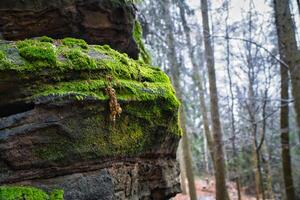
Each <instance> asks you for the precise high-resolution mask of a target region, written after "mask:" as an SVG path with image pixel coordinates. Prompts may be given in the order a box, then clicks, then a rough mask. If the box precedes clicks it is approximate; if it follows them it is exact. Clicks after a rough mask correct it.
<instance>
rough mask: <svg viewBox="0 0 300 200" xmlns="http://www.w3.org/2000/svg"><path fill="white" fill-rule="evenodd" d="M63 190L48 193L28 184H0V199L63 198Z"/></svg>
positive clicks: (46, 199)
mask: <svg viewBox="0 0 300 200" xmlns="http://www.w3.org/2000/svg"><path fill="white" fill-rule="evenodd" d="M63 196H64V192H63V190H55V191H53V192H52V193H51V194H50V195H48V194H47V193H46V192H44V191H43V190H40V189H37V188H34V187H28V186H0V199H1V200H63V199H64V197H63Z"/></svg>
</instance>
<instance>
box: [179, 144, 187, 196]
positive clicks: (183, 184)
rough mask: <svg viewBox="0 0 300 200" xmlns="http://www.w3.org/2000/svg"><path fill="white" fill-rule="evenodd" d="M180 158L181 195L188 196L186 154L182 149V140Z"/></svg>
mask: <svg viewBox="0 0 300 200" xmlns="http://www.w3.org/2000/svg"><path fill="white" fill-rule="evenodd" d="M177 153H178V158H179V163H180V186H181V193H182V194H187V188H186V173H185V165H184V158H183V155H184V152H183V149H182V140H180V142H179V145H178V152H177Z"/></svg>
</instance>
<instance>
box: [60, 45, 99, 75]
mask: <svg viewBox="0 0 300 200" xmlns="http://www.w3.org/2000/svg"><path fill="white" fill-rule="evenodd" d="M63 54H64V56H65V57H66V58H67V59H68V60H69V61H70V65H69V66H73V69H77V70H80V69H85V68H86V69H95V68H97V66H96V62H95V60H93V59H91V58H90V56H88V55H87V54H86V53H85V52H83V51H81V50H80V49H78V48H74V49H68V50H66V51H64V52H63Z"/></svg>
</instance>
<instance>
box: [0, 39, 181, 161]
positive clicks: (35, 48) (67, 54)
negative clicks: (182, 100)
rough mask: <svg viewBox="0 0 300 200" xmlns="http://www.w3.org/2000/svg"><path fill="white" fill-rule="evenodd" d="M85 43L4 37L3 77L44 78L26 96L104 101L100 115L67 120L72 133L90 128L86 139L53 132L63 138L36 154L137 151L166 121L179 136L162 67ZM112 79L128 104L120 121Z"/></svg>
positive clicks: (55, 156) (28, 98)
mask: <svg viewBox="0 0 300 200" xmlns="http://www.w3.org/2000/svg"><path fill="white" fill-rule="evenodd" d="M85 44H86V43H83V42H82V41H81V40H79V41H78V40H77V39H71V38H67V39H64V40H62V41H60V40H59V41H55V42H53V43H50V42H48V41H47V39H46V40H44V39H43V40H41V39H35V40H24V41H19V42H17V43H0V73H1V77H10V75H11V74H12V73H13V74H15V76H16V77H18V79H19V80H20V82H21V81H22V80H24V83H27V82H28V81H31V80H39V81H38V82H35V84H27V85H24V86H23V85H22V87H24V89H23V88H22V91H23V92H24V91H26V101H39V100H41V99H42V100H43V99H45V98H47V99H49V101H52V99H55V101H56V102H58V101H60V100H61V101H64V100H65V98H67V99H68V100H73V101H74V102H78V103H80V102H82V101H84V102H85V103H86V102H88V100H93V101H94V102H101V103H100V104H101V105H103V106H102V107H101V106H99V107H97V108H93V111H95V110H97V112H96V113H95V116H93V115H92V116H89V117H85V118H86V121H84V122H82V121H80V122H78V121H75V122H74V121H72V120H69V121H68V122H66V123H67V124H68V127H69V128H70V129H71V130H73V131H71V132H72V133H77V132H80V133H87V134H86V135H85V136H84V137H82V136H78V137H79V139H78V141H80V142H77V139H76V141H70V139H69V138H63V137H61V136H60V135H55V134H54V135H53V134H52V135H51V137H53V138H54V140H55V141H57V143H53V144H48V145H47V147H45V148H44V146H43V147H41V148H40V149H38V148H37V149H35V153H36V155H37V156H38V157H40V158H41V159H46V160H53V161H56V160H64V162H67V161H68V160H70V159H72V156H73V155H74V154H79V155H81V156H85V157H87V158H88V157H94V156H109V155H122V154H125V153H128V154H137V153H138V152H143V151H144V150H145V148H148V147H151V145H153V144H155V142H156V141H152V140H150V139H151V138H152V139H153V136H151V135H152V134H154V133H156V132H157V127H163V130H165V132H164V133H163V134H171V135H172V136H174V137H178V135H179V130H180V129H179V126H178V107H179V102H178V100H177V99H176V97H175V95H174V90H173V88H172V86H171V83H170V80H169V78H168V76H167V75H166V74H165V73H163V72H162V71H161V70H160V69H159V68H155V67H152V66H150V65H148V64H146V63H145V62H143V61H136V60H133V59H131V58H129V57H128V56H127V55H126V54H122V53H119V52H118V51H115V50H113V49H111V48H110V47H109V46H108V45H104V46H99V45H85ZM16 46H17V48H16ZM1 52H3V56H2V59H1ZM6 73H7V74H6ZM2 75H3V76H2ZM107 76H110V77H112V82H109V83H108V81H107ZM108 85H111V86H112V87H113V88H114V89H115V90H116V95H117V99H118V101H119V103H120V104H121V107H122V110H123V112H122V114H121V117H119V118H117V121H116V123H115V125H112V124H111V123H110V122H109V120H108V116H109V111H108V99H109V97H108V95H107V94H106V92H105V89H106V88H107V87H108ZM24 94H25V92H24ZM22 98H23V97H22ZM86 106H87V105H86V104H85V106H84V107H86ZM100 107H101V109H102V110H99V108H100ZM89 112H90V111H89ZM99 113H101V114H99ZM126 117H128V118H129V121H128V119H127V118H126ZM82 123H85V124H86V125H83V126H82V127H85V128H81V127H78V126H77V125H76V124H82ZM95 130H99V132H98V131H95ZM50 131H51V130H50ZM52 132H53V130H52ZM103 133H105V134H103ZM45 134H47V133H45ZM49 134H50V133H49ZM158 137H159V136H158ZM74 151H75V152H74Z"/></svg>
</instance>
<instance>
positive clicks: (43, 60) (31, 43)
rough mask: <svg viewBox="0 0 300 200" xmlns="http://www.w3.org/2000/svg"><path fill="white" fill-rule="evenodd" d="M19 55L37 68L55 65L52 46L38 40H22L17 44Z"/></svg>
mask: <svg viewBox="0 0 300 200" xmlns="http://www.w3.org/2000/svg"><path fill="white" fill-rule="evenodd" d="M17 48H18V49H19V54H20V55H21V56H22V57H23V58H25V59H26V60H27V61H30V62H31V63H34V65H35V66H36V67H38V66H53V65H55V63H56V54H55V49H54V46H53V45H52V44H51V43H48V42H40V41H38V40H23V41H19V42H17Z"/></svg>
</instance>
